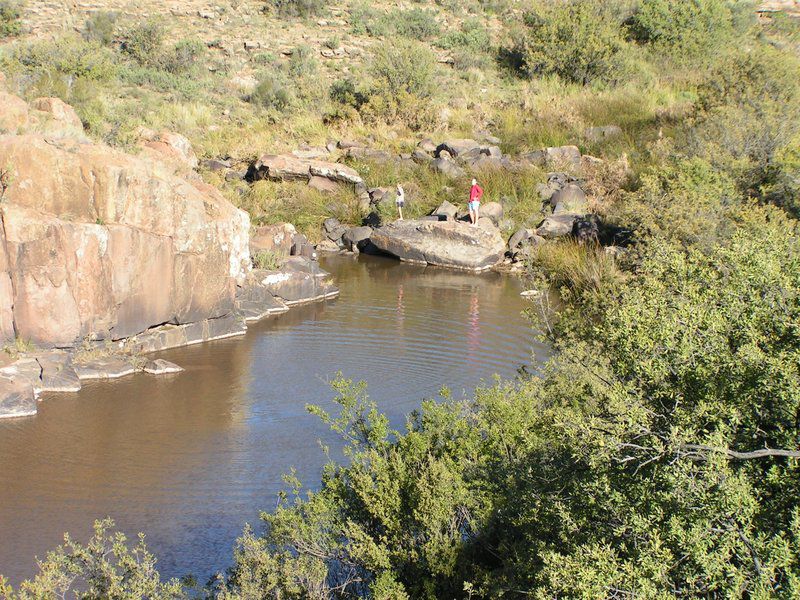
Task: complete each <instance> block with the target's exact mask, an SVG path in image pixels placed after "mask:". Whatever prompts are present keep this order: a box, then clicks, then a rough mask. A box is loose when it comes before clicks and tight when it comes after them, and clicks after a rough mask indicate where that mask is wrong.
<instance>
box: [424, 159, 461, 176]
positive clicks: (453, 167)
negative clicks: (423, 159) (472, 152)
mask: <svg viewBox="0 0 800 600" xmlns="http://www.w3.org/2000/svg"><path fill="white" fill-rule="evenodd" d="M431 168H432V169H433V170H434V171H436V172H438V173H441V174H442V175H446V176H447V177H450V178H451V179H458V178H461V177H465V176H466V172H465V171H464V169H462V168H461V167H459V166H458V165H457V164H456V163H455V162H453V161H452V160H450V159H448V158H444V157H440V158H437V159H436V160H434V161H433V162H432V163H431Z"/></svg>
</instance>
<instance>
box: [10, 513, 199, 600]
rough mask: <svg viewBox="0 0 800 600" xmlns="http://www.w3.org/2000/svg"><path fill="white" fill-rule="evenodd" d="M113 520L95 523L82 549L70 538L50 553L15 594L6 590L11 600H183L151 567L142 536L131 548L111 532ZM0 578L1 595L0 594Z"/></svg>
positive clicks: (179, 590)
mask: <svg viewBox="0 0 800 600" xmlns="http://www.w3.org/2000/svg"><path fill="white" fill-rule="evenodd" d="M113 527H114V522H113V521H111V520H110V519H105V520H103V521H96V522H95V524H94V535H93V536H92V538H91V539H90V540H89V542H88V543H87V544H86V545H82V544H80V543H78V542H76V541H74V540H73V539H72V538H70V536H69V535H65V536H64V544H63V545H62V546H59V547H58V548H57V549H56V550H53V551H51V552H48V554H47V557H46V558H45V559H44V560H43V561H41V562H40V563H39V574H38V575H36V577H35V578H34V579H33V580H29V581H25V582H23V583H22V585H21V586H20V589H19V592H18V593H17V594H13V593H9V590H8V589H6V590H5V592H6V593H5V594H4V596H3V597H4V598H8V599H9V600H34V599H36V598H66V597H72V596H73V595H74V597H76V598H85V599H87V600H88V599H90V598H109V599H114V600H135V599H138V598H152V599H153V600H171V599H176V600H177V599H180V598H185V597H186V595H185V593H184V592H183V590H182V588H181V586H180V584H179V583H178V581H177V580H171V581H168V582H162V581H161V578H160V576H159V574H158V571H157V570H156V568H155V564H156V560H155V558H154V557H153V555H152V554H150V553H149V552H148V550H147V547H146V546H145V543H144V536H143V535H141V534H140V536H139V541H138V543H137V544H136V545H135V546H132V547H131V546H130V545H129V544H128V540H127V538H126V537H125V535H124V534H122V533H121V532H110V531H109V530H110V529H112V528H113ZM3 591H4V590H3V582H2V577H0V592H3Z"/></svg>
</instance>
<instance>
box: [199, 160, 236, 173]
mask: <svg viewBox="0 0 800 600" xmlns="http://www.w3.org/2000/svg"><path fill="white" fill-rule="evenodd" d="M200 166H201V167H202V168H203V169H206V170H207V171H213V172H218V171H226V170H227V169H230V168H231V163H230V161H227V160H216V159H213V158H212V159H209V160H204V161H202V162H201V163H200Z"/></svg>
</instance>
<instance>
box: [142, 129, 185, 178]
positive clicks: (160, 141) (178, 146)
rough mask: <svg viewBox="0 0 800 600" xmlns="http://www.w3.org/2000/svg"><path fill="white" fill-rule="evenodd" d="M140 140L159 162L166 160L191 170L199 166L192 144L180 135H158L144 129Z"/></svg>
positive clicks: (162, 132) (171, 132)
mask: <svg viewBox="0 0 800 600" xmlns="http://www.w3.org/2000/svg"><path fill="white" fill-rule="evenodd" d="M139 139H140V140H141V145H142V147H143V148H144V149H145V151H148V152H149V153H150V154H151V156H153V157H155V158H157V159H159V160H165V161H167V162H168V163H172V164H175V165H177V166H178V167H179V168H188V169H189V170H194V169H196V168H197V165H198V164H199V161H198V160H197V155H195V153H194V150H193V149H192V144H191V143H190V142H189V140H188V139H187V138H186V137H185V136H183V135H181V134H180V133H175V132H173V131H161V132H158V133H156V132H155V131H152V130H150V129H146V128H144V127H142V128H140V129H139Z"/></svg>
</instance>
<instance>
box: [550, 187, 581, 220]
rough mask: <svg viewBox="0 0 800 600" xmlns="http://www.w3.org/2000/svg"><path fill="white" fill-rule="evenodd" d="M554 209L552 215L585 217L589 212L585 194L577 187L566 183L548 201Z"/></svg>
mask: <svg viewBox="0 0 800 600" xmlns="http://www.w3.org/2000/svg"><path fill="white" fill-rule="evenodd" d="M550 202H551V204H552V205H553V207H554V210H553V214H555V215H561V214H572V215H585V214H586V213H587V212H589V205H588V203H587V201H586V194H585V193H584V192H583V190H582V189H581V188H580V186H579V185H577V184H574V183H568V184H567V185H565V186H564V187H563V188H561V189H560V190H558V191H557V192H556V193H555V194H553V197H552V198H551V199H550Z"/></svg>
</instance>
